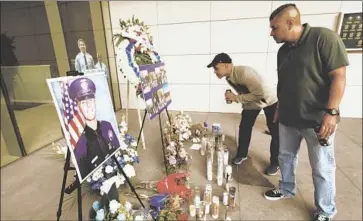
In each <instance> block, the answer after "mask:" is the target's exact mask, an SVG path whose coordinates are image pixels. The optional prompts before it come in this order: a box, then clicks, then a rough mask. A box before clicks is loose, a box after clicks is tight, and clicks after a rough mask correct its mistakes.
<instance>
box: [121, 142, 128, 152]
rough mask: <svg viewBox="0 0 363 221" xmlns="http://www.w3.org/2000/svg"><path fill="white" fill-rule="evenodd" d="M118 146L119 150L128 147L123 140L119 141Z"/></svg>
mask: <svg viewBox="0 0 363 221" xmlns="http://www.w3.org/2000/svg"><path fill="white" fill-rule="evenodd" d="M123 140H125V139H123ZM120 148H121V150H126V149H127V148H128V146H127V144H125V142H124V141H121V142H120Z"/></svg>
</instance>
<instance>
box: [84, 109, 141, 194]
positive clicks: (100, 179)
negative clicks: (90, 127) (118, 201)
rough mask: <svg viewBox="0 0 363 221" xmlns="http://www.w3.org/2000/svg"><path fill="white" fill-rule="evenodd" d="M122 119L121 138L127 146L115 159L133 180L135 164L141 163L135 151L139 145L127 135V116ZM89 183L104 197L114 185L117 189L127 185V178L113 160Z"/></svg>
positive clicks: (121, 149)
mask: <svg viewBox="0 0 363 221" xmlns="http://www.w3.org/2000/svg"><path fill="white" fill-rule="evenodd" d="M121 118H122V121H121V123H120V128H119V129H120V136H121V140H123V141H124V143H125V144H126V145H127V146H124V147H121V148H120V150H118V151H117V152H116V153H115V157H116V159H117V163H118V164H119V165H120V166H121V167H122V168H123V170H124V172H125V174H126V176H127V177H128V178H132V177H135V176H136V172H135V168H134V167H133V164H134V163H139V162H140V159H139V156H138V153H137V151H136V150H135V147H136V145H137V143H136V141H135V139H134V138H133V137H132V136H131V135H130V134H127V133H126V132H127V124H126V122H125V116H124V115H123V116H122V117H121ZM87 182H88V183H89V184H90V186H91V189H92V190H93V191H100V194H101V195H103V194H104V193H107V192H108V191H109V189H110V188H111V186H112V184H114V183H115V185H116V188H119V187H120V185H123V184H125V178H124V177H123V175H121V174H120V171H119V170H118V166H117V164H116V162H115V161H114V160H113V159H109V160H108V161H107V162H105V163H104V164H103V165H102V166H101V167H100V168H99V169H98V170H96V171H95V172H94V173H93V174H92V176H91V177H89V178H88V179H87Z"/></svg>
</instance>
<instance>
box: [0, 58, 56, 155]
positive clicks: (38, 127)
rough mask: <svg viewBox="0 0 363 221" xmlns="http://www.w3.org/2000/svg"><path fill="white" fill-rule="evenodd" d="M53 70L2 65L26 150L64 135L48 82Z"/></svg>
mask: <svg viewBox="0 0 363 221" xmlns="http://www.w3.org/2000/svg"><path fill="white" fill-rule="evenodd" d="M50 70H51V69H50V65H26V66H2V67H1V72H2V74H3V76H4V78H5V82H4V83H5V85H6V88H7V90H8V92H9V99H10V102H11V105H12V107H13V110H14V113H15V117H16V120H17V123H18V127H19V130H20V133H21V136H22V139H23V142H24V146H25V150H26V152H27V153H30V152H32V151H34V150H37V149H39V148H41V147H43V146H45V145H47V144H49V143H51V142H52V141H54V140H57V139H59V138H61V136H62V134H61V129H60V125H59V122H58V117H57V113H56V110H55V108H54V105H53V101H52V98H51V95H50V92H49V89H48V86H47V83H46V79H48V78H51V71H50Z"/></svg>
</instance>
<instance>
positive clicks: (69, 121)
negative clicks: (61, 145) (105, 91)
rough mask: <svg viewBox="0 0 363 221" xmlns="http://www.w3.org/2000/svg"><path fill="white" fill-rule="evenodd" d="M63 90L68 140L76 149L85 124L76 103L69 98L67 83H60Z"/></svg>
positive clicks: (64, 117)
mask: <svg viewBox="0 0 363 221" xmlns="http://www.w3.org/2000/svg"><path fill="white" fill-rule="evenodd" d="M60 86H61V90H62V103H63V120H64V125H65V128H66V130H67V131H66V133H65V136H66V139H68V140H69V141H70V142H71V146H72V148H73V149H74V148H75V147H76V144H77V142H78V140H79V137H80V136H81V134H82V132H83V130H84V127H85V122H84V119H83V116H82V114H80V113H79V110H78V107H77V103H76V101H74V100H72V99H71V98H70V97H69V93H68V88H69V85H68V83H67V82H64V81H61V82H60Z"/></svg>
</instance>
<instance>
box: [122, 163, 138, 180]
mask: <svg viewBox="0 0 363 221" xmlns="http://www.w3.org/2000/svg"><path fill="white" fill-rule="evenodd" d="M123 169H124V171H125V174H126V176H127V177H129V178H131V177H134V176H136V172H135V168H134V167H133V166H131V165H130V164H126V165H125V167H124V168H123Z"/></svg>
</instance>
